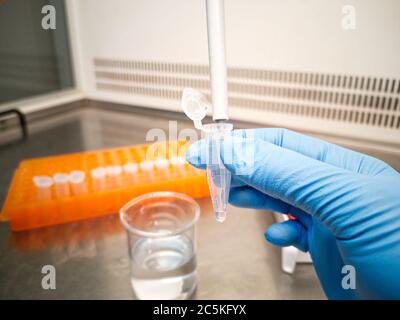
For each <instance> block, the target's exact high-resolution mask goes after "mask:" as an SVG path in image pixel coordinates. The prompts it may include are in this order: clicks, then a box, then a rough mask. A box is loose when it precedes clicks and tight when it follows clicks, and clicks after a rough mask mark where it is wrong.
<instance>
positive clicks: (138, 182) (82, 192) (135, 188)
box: [1, 141, 209, 231]
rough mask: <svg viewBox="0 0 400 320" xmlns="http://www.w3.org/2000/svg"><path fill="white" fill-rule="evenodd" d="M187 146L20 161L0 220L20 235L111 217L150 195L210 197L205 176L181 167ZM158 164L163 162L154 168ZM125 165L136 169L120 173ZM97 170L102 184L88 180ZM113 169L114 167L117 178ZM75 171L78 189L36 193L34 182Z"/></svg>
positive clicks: (178, 144)
mask: <svg viewBox="0 0 400 320" xmlns="http://www.w3.org/2000/svg"><path fill="white" fill-rule="evenodd" d="M187 147H188V145H187V144H186V142H185V141H175V142H164V143H159V144H147V145H136V146H129V147H121V148H113V149H106V150H100V151H89V152H82V153H75V154H67V155H60V156H52V157H46V158H37V159H30V160H24V161H22V162H21V163H20V164H19V166H18V168H17V169H16V171H15V172H14V176H13V179H12V182H11V185H10V188H9V190H8V194H7V197H6V200H5V203H4V206H3V209H2V213H1V220H9V221H10V225H11V229H12V230H13V231H21V230H28V229H34V228H39V227H44V226H50V225H55V224H61V223H67V222H72V221H77V220H82V219H87V218H93V217H98V216H102V215H107V214H112V213H116V212H118V210H119V209H120V208H121V207H122V205H123V204H125V203H126V202H128V201H129V200H131V199H132V198H134V197H136V196H138V195H141V194H144V193H148V192H153V191H175V192H182V193H186V194H188V195H190V196H192V197H194V198H201V197H206V196H209V191H208V185H207V179H206V177H205V173H204V171H201V170H198V169H195V168H193V167H191V166H190V165H189V164H188V163H186V162H182V160H183V159H184V158H183V157H184V153H185V151H186V149H187ZM149 148H152V149H151V150H150V149H149ZM165 148H166V149H165ZM160 150H163V151H165V150H167V152H164V154H165V157H164V156H163V158H160V157H159V156H157V154H159V153H160V152H159V151H160ZM150 151H151V152H150ZM174 153H175V156H174V157H171V155H173V154H174ZM177 155H178V156H179V155H180V157H178V156H177ZM159 159H163V160H162V161H161V162H160V165H159V166H157V162H156V160H159ZM173 159H175V160H176V159H178V160H181V161H180V162H178V163H177V162H176V161H175V162H174V161H172V160H173ZM144 160H149V161H145V162H144V163H143V161H144ZM165 160H170V161H165ZM141 163H142V164H143V165H142V166H141V165H140V164H141ZM149 163H150V164H151V165H150V166H149ZM126 164H130V166H131V167H133V168H134V169H135V168H137V170H136V169H135V170H134V172H133V173H132V170H131V171H129V170H128V169H127V170H123V168H124V165H126ZM154 164H155V165H154ZM161 164H162V165H161ZM153 165H154V166H153ZM128 167H129V166H128ZM128 167H126V168H128ZM96 168H97V169H98V168H101V170H102V171H106V172H108V174H106V175H105V177H104V179H102V183H98V181H97V180H96V179H94V178H93V177H92V174H93V169H96ZM112 168H114V169H115V168H117V170H116V171H117V173H116V174H113V169H112ZM118 168H119V169H118ZM104 169H105V170H104ZM107 169H109V170H108V171H107ZM76 170H78V171H81V172H83V173H84V176H85V179H84V182H83V183H82V184H80V185H79V188H77V185H71V183H68V184H65V185H62V188H61V189H59V188H58V187H59V186H60V185H55V184H53V185H51V186H50V187H49V188H48V190H47V194H46V193H45V194H43V192H42V194H41V192H39V191H38V190H39V188H37V187H36V186H35V184H34V182H33V178H34V177H38V176H49V177H53V175H54V174H56V173H67V174H69V173H70V172H73V171H76ZM114 171H115V170H114ZM60 190H61V191H63V192H60Z"/></svg>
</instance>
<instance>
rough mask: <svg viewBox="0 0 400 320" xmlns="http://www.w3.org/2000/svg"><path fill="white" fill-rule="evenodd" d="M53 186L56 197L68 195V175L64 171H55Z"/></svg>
mask: <svg viewBox="0 0 400 320" xmlns="http://www.w3.org/2000/svg"><path fill="white" fill-rule="evenodd" d="M53 180H54V186H55V190H56V196H57V198H63V197H68V196H69V195H70V190H69V175H68V174H66V173H56V174H54V175H53Z"/></svg>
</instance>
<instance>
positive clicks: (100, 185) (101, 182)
mask: <svg viewBox="0 0 400 320" xmlns="http://www.w3.org/2000/svg"><path fill="white" fill-rule="evenodd" d="M90 176H91V177H92V188H93V190H94V191H101V190H104V188H105V184H106V170H105V169H104V168H102V167H98V168H94V169H92V170H91V171H90Z"/></svg>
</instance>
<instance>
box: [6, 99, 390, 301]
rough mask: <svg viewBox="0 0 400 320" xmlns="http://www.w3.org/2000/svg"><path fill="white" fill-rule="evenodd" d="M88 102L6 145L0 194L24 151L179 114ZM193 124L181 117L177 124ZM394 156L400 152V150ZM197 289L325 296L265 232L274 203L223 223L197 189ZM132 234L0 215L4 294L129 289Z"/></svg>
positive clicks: (235, 212)
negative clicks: (52, 282) (285, 264)
mask: <svg viewBox="0 0 400 320" xmlns="http://www.w3.org/2000/svg"><path fill="white" fill-rule="evenodd" d="M133 110H134V111H133V112H126V111H118V110H106V109H102V108H89V107H85V108H83V107H82V108H81V109H79V110H69V111H65V112H62V113H57V114H55V115H52V116H50V117H43V118H42V119H41V120H36V121H34V122H32V123H30V125H29V129H30V132H31V135H30V138H29V139H28V140H27V141H14V142H11V143H8V144H6V145H4V144H3V145H2V146H0V159H1V162H0V170H1V172H2V175H1V177H0V183H1V190H0V203H2V202H3V201H4V198H5V195H6V192H7V188H8V184H9V183H10V181H11V177H12V171H13V170H14V169H15V168H16V166H17V165H18V163H19V161H21V160H22V159H25V158H33V157H38V156H47V155H54V154H62V153H70V152H79V151H83V150H93V149H98V148H107V147H115V146H122V145H128V144H136V143H143V142H145V134H146V132H147V131H148V130H149V129H151V128H161V129H167V128H168V121H169V120H176V118H174V117H173V115H170V114H164V113H162V112H156V111H151V112H150V111H146V112H139V111H137V110H136V109H133ZM183 128H192V124H191V123H190V122H187V121H186V120H184V119H182V118H180V119H179V121H178V129H183ZM395 161H398V159H396V160H395ZM199 203H200V205H201V208H202V215H201V218H200V220H199V222H198V225H197V227H198V253H197V258H198V259H197V261H198V288H197V291H196V293H195V295H194V298H197V299H324V298H325V296H324V294H323V292H322V290H321V288H320V285H319V282H318V279H317V278H316V275H315V272H314V269H313V267H312V265H309V264H303V265H299V266H298V267H297V269H296V271H295V273H294V274H293V275H288V274H285V273H283V272H282V271H281V268H280V250H279V249H278V248H275V247H273V246H272V245H270V244H268V243H267V242H266V241H265V240H264V237H263V232H264V231H265V229H266V228H267V226H268V225H270V224H271V223H273V222H274V219H273V215H272V214H271V213H270V212H261V211H256V210H250V209H249V210H246V209H238V208H234V207H230V208H229V217H228V219H227V221H226V222H225V223H223V224H220V223H217V222H216V221H215V220H214V217H213V214H212V210H211V209H212V208H211V204H210V201H209V199H200V200H199ZM44 265H53V266H55V268H56V289H55V290H44V289H42V287H41V281H42V277H43V274H42V273H41V269H42V267H43V266H44ZM132 298H133V293H132V290H131V286H130V278H129V259H128V249H127V239H126V234H125V231H124V230H123V228H122V227H121V225H120V223H119V220H118V218H117V216H116V215H111V216H106V217H101V218H97V219H91V220H85V221H81V222H76V223H70V224H65V225H59V226H54V227H47V228H42V229H36V230H32V231H25V232H18V233H12V232H11V231H10V229H9V226H8V224H7V223H0V299H132Z"/></svg>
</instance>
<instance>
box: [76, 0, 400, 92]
mask: <svg viewBox="0 0 400 320" xmlns="http://www.w3.org/2000/svg"><path fill="white" fill-rule="evenodd" d="M72 1H76V0H72ZM347 4H350V5H353V6H354V7H355V9H356V29H355V30H344V29H343V28H342V25H341V21H342V17H343V13H342V7H343V6H344V5H347ZM225 11H226V37H227V39H226V41H227V60H228V64H229V65H230V66H241V67H242V66H243V67H256V68H268V69H279V70H295V71H318V72H333V73H351V74H358V75H369V76H387V77H399V76H400V59H399V55H400V1H398V0H352V1H350V0H348V1H343V0H304V1H298V0H269V1H266V0H250V1H246V0H226V1H225ZM76 12H77V16H78V20H79V25H80V30H79V31H80V32H81V40H82V50H83V52H84V59H85V65H86V66H87V67H88V69H87V73H86V76H88V77H89V81H88V83H89V84H93V81H91V78H90V77H91V75H92V73H93V72H91V71H93V70H92V69H91V67H92V61H91V59H92V58H93V57H94V56H99V57H111V58H113V57H115V58H123V59H137V60H140V59H143V60H157V61H164V62H166V61H170V62H183V63H202V64H206V63H207V62H208V56H207V34H206V18H205V1H204V0H114V1H109V0H83V1H82V0H78V1H76Z"/></svg>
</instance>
